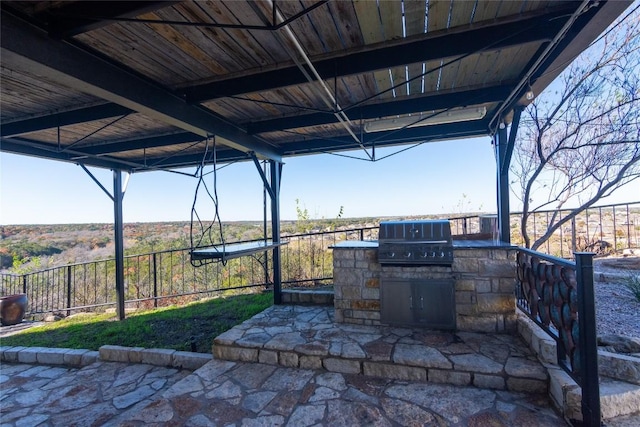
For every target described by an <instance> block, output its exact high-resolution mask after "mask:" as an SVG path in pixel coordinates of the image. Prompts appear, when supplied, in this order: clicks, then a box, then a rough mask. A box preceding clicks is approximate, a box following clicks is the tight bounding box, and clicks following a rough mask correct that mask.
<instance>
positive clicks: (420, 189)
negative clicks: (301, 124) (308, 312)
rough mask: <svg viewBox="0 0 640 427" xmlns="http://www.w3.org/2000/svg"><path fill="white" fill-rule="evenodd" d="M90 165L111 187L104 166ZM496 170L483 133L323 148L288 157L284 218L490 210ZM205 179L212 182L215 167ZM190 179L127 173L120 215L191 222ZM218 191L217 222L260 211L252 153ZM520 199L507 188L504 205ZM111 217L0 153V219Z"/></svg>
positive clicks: (205, 203)
mask: <svg viewBox="0 0 640 427" xmlns="http://www.w3.org/2000/svg"><path fill="white" fill-rule="evenodd" d="M402 148H404V147H395V148H389V149H384V150H383V149H380V150H378V151H377V153H376V155H377V157H378V158H381V157H383V156H384V155H387V154H390V153H393V152H397V151H399V150H401V149H402ZM345 154H350V155H360V156H362V155H363V153H362V152H350V153H345ZM90 170H91V172H92V173H93V174H94V175H95V176H96V178H98V179H99V180H100V181H101V182H102V184H103V185H104V186H105V187H106V188H107V189H108V190H110V191H111V190H112V188H113V174H112V172H111V171H109V170H105V169H95V168H91V169H90ZM194 170H195V169H194V168H190V169H184V170H183V171H185V172H189V173H193V171H194ZM495 174H496V173H495V160H494V154H493V147H492V145H491V139H490V138H489V137H483V138H473V139H463V140H450V141H441V142H433V143H427V144H423V145H420V146H418V147H416V148H412V149H410V150H407V151H404V152H401V153H399V154H396V155H394V156H391V157H389V158H386V159H384V160H380V161H377V162H375V163H374V162H368V161H362V160H355V159H350V158H345V157H340V156H335V155H330V154H322V155H313V156H300V157H291V158H286V159H285V164H284V167H283V172H282V187H281V195H280V209H281V219H283V220H292V219H296V199H297V200H298V201H299V207H300V208H302V209H307V211H308V212H309V215H310V217H311V218H335V217H336V216H337V215H338V213H339V212H340V208H341V207H343V217H345V218H353V217H383V216H410V215H411V216H414V215H418V216H419V215H429V214H439V213H448V214H459V213H468V212H495V211H496V201H495V200H496V190H495V189H496V178H495ZM206 179H207V183H208V185H209V186H210V188H211V187H212V185H213V176H212V175H209V176H208V177H207V178H206ZM196 185H197V179H195V178H191V177H186V176H183V175H178V174H173V173H168V172H161V171H155V172H141V173H136V174H133V175H132V176H131V177H130V179H129V182H128V186H127V189H126V194H125V197H124V205H123V216H124V221H125V222H127V223H131V222H156V221H189V220H190V215H191V207H192V204H193V200H194V192H195V189H196ZM217 190H218V199H219V212H220V218H221V219H222V221H223V222H225V221H241V220H249V221H259V220H262V218H263V190H262V181H261V179H260V176H259V174H258V172H257V170H256V169H255V166H254V164H253V163H252V162H243V163H235V164H232V165H230V166H227V167H225V168H222V169H221V170H219V171H218V173H217ZM201 194H202V193H201ZM639 195H640V184H638V183H637V182H636V183H633V184H632V185H631V186H628V187H627V188H626V189H624V190H622V191H619V192H618V193H617V194H616V195H615V197H610V198H608V199H606V200H603V201H602V203H600V204H604V203H623V202H633V201H637V200H638V199H639V198H640V197H639ZM517 208H518V201H517V200H516V199H515V198H514V197H513V196H512V197H511V210H512V211H514V210H517ZM197 209H198V212H199V214H200V215H201V216H202V217H203V218H207V219H210V218H212V217H213V212H214V211H213V203H212V202H211V201H210V200H208V199H206V198H205V197H202V196H199V197H198V204H197ZM112 222H113V204H112V202H111V200H110V199H109V198H108V196H107V195H106V194H104V193H103V191H102V190H101V189H100V188H99V187H98V186H97V185H96V184H95V183H94V182H93V180H92V179H91V178H90V177H89V176H88V175H87V174H86V173H85V172H84V171H83V170H82V168H80V167H79V166H77V165H75V164H71V163H64V162H58V161H52V160H43V159H38V158H33V157H26V156H18V155H13V154H7V153H0V224H3V225H8V224H66V223H112Z"/></svg>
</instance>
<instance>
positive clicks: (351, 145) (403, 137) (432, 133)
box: [283, 120, 489, 156]
mask: <svg viewBox="0 0 640 427" xmlns="http://www.w3.org/2000/svg"><path fill="white" fill-rule="evenodd" d="M488 124H489V122H488V120H475V121H472V122H465V123H449V124H444V125H434V126H424V127H419V128H410V129H403V130H399V131H387V132H376V133H372V134H367V135H368V138H365V140H364V141H363V143H364V145H365V147H367V148H370V147H372V146H374V145H375V147H376V148H380V147H385V146H393V145H402V144H412V143H419V142H431V141H438V140H443V139H456V138H467V137H477V136H479V135H488V134H489V132H488ZM374 140H375V141H374ZM358 148H359V146H358V144H356V143H355V141H353V139H350V138H348V137H344V136H343V137H336V138H318V139H309V140H306V141H300V142H293V143H287V144H283V150H284V155H286V156H294V155H301V154H311V153H317V152H329V151H345V150H354V149H358Z"/></svg>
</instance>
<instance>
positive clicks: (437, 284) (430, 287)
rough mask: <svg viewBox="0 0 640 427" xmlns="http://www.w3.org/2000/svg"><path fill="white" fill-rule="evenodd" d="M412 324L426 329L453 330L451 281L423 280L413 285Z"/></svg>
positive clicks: (454, 314)
mask: <svg viewBox="0 0 640 427" xmlns="http://www.w3.org/2000/svg"><path fill="white" fill-rule="evenodd" d="M412 299H413V306H414V309H413V312H414V316H415V318H414V319H415V320H414V323H418V324H420V325H422V326H424V327H426V328H433V329H455V327H456V308H455V307H456V306H455V291H454V283H453V280H425V281H423V282H421V283H414V285H413V298H412Z"/></svg>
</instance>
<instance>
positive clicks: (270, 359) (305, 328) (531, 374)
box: [213, 305, 548, 393]
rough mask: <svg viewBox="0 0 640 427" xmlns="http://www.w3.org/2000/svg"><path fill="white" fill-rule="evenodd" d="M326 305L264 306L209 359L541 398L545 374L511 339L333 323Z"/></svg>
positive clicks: (545, 386)
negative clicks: (466, 387)
mask: <svg viewBox="0 0 640 427" xmlns="http://www.w3.org/2000/svg"><path fill="white" fill-rule="evenodd" d="M333 314H334V310H333V307H318V306H300V305H289V306H285V305H279V306H272V307H270V308H268V309H266V310H265V311H263V312H262V313H260V314H258V315H256V316H254V317H252V318H251V319H249V320H247V321H245V322H244V323H242V324H240V325H237V326H235V327H234V328H232V329H230V330H228V331H227V332H225V333H223V334H221V335H220V336H218V337H216V338H215V340H214V349H213V353H214V356H215V357H216V358H217V359H222V360H232V361H243V362H261V363H266V364H273V365H280V366H286V367H290V368H304V369H325V370H327V371H329V372H337V373H343V374H364V375H367V376H373V377H380V378H392V379H400V380H416V381H429V382H432V383H443V384H452V385H462V386H467V385H474V386H476V387H478V388H483V389H494V390H510V391H517V392H520V391H522V392H528V393H546V391H547V389H548V374H547V370H546V369H545V368H544V367H543V366H542V365H541V364H540V363H539V362H538V360H537V358H536V357H535V356H534V355H533V353H532V352H531V351H530V350H529V348H528V347H527V346H526V344H525V343H524V341H523V340H522V339H521V338H520V337H519V336H516V335H510V334H482V333H472V332H456V333H452V332H441V331H429V330H425V329H412V328H396V327H388V326H364V325H351V324H346V323H335V322H334V320H333Z"/></svg>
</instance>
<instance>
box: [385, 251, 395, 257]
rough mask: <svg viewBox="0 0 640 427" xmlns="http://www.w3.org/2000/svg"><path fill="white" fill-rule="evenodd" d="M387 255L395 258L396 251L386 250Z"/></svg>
mask: <svg viewBox="0 0 640 427" xmlns="http://www.w3.org/2000/svg"><path fill="white" fill-rule="evenodd" d="M387 255H389V258H395V256H396V253H395V252H387Z"/></svg>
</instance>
